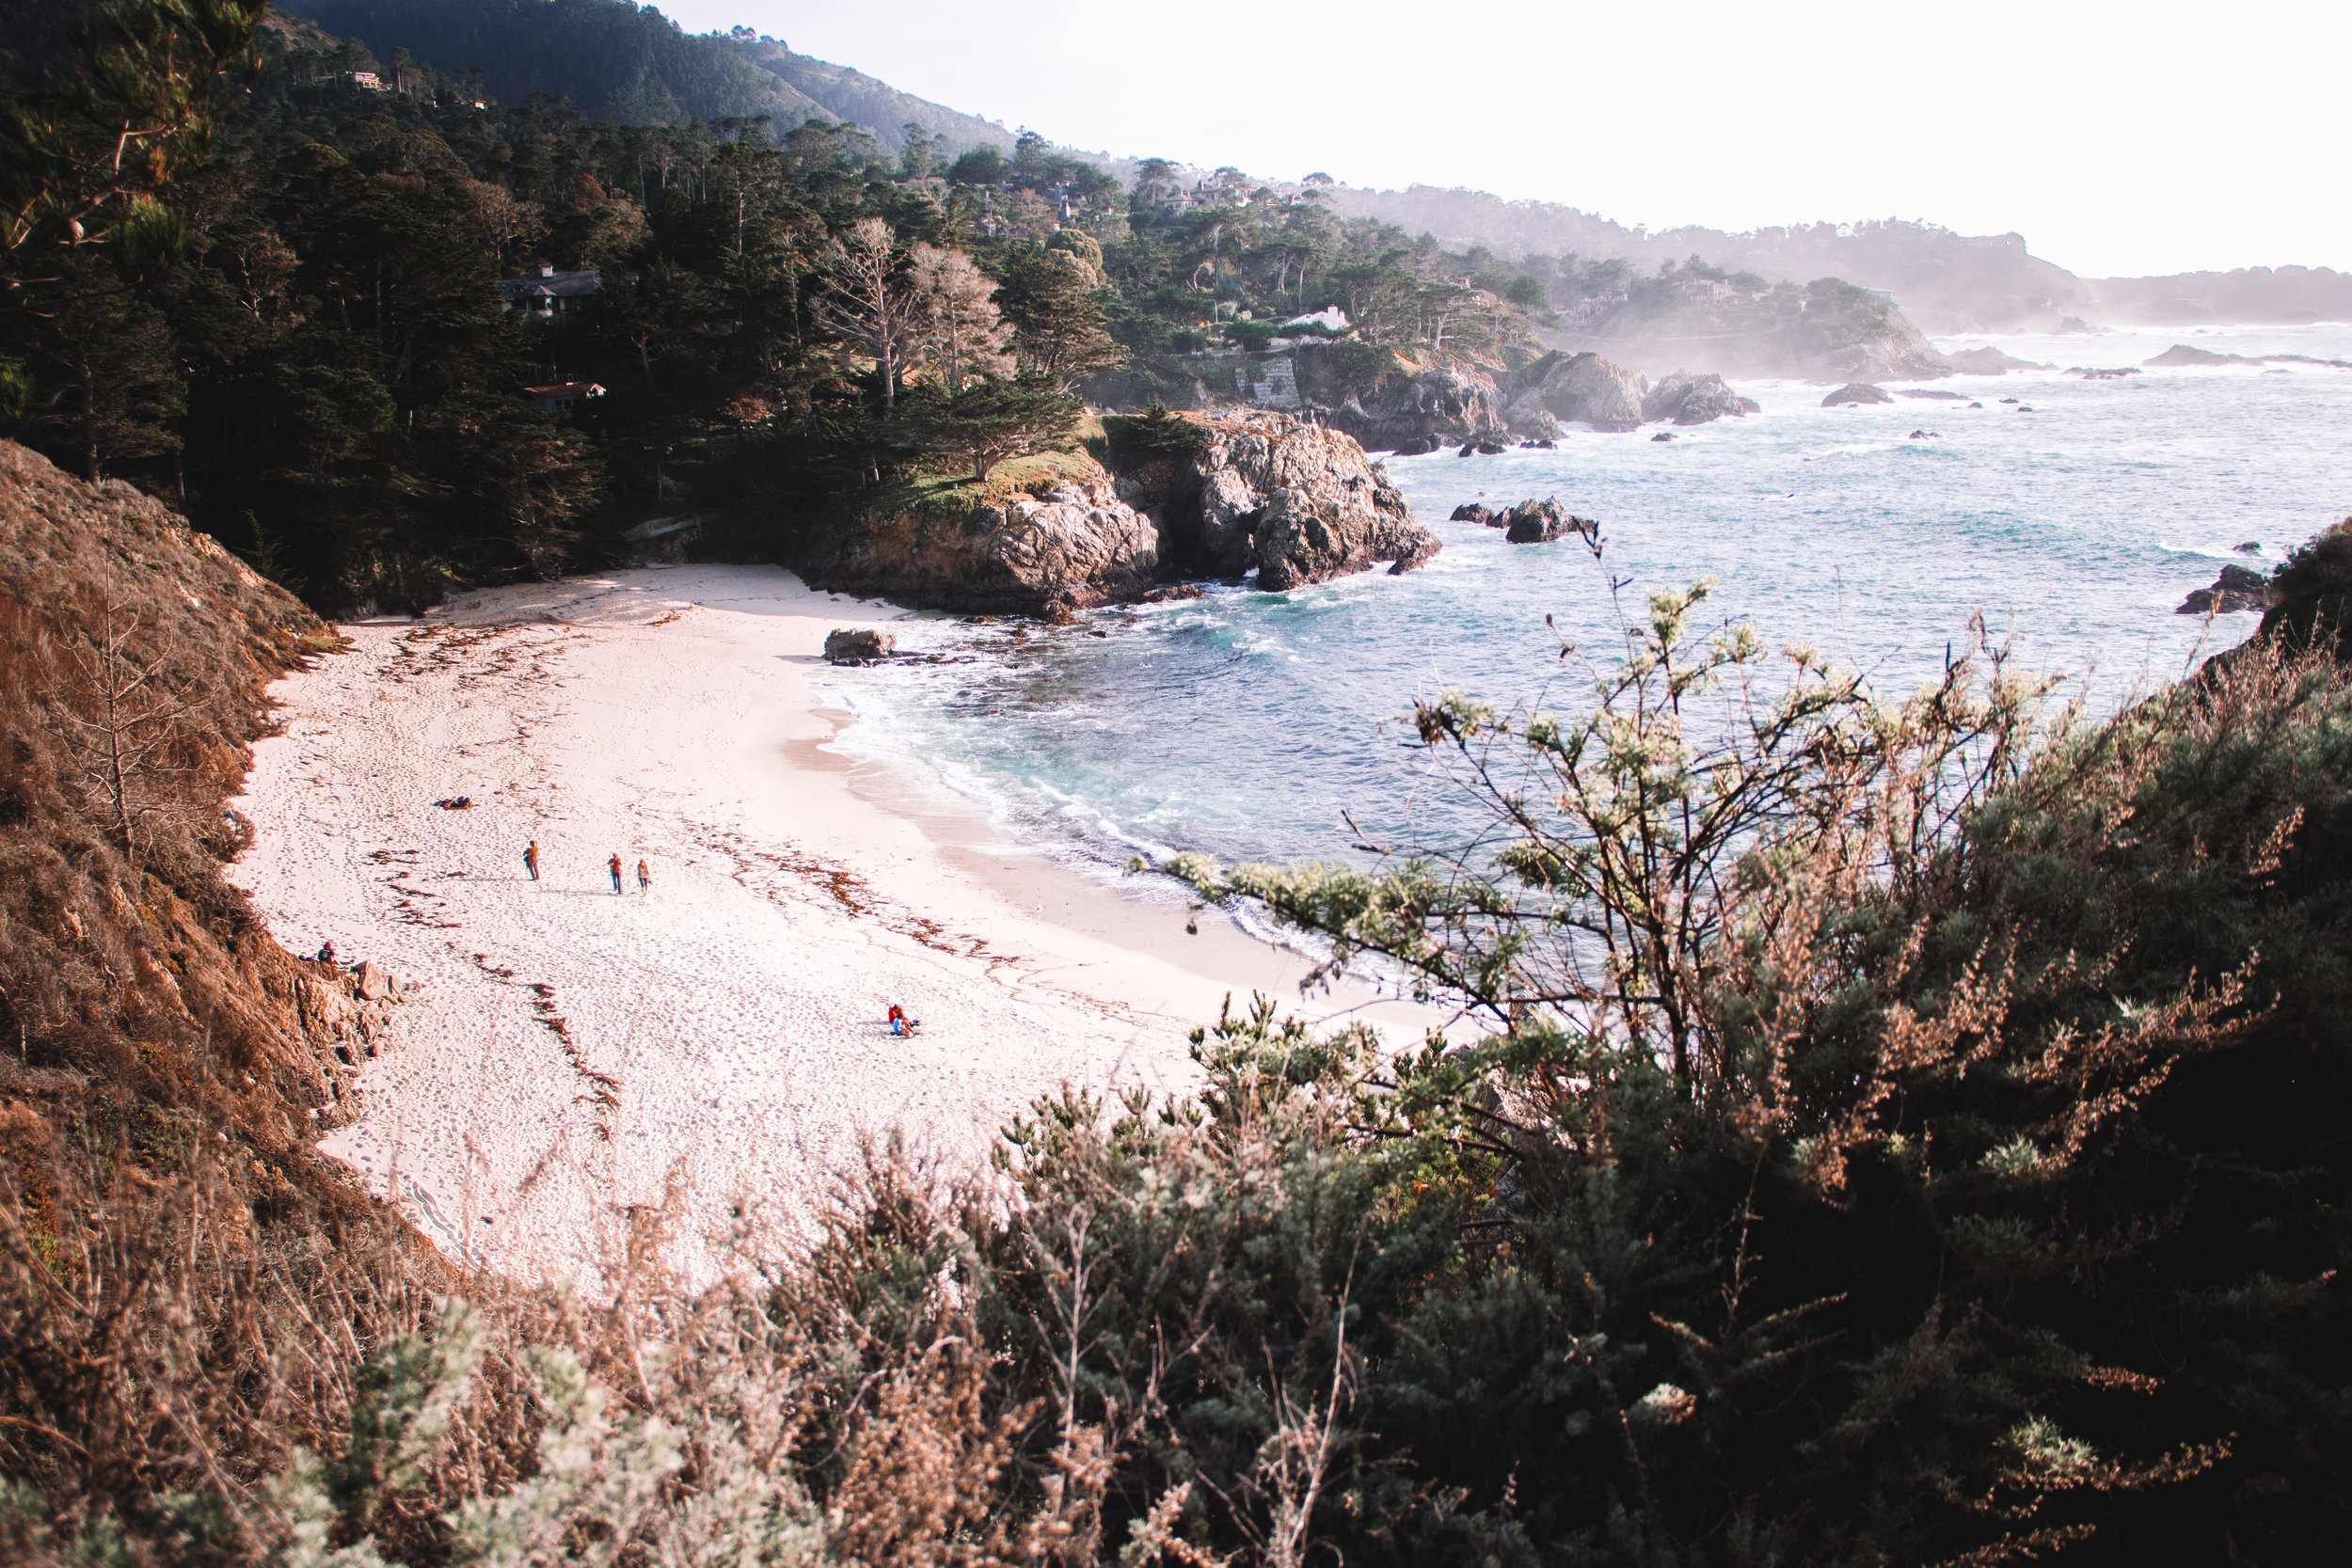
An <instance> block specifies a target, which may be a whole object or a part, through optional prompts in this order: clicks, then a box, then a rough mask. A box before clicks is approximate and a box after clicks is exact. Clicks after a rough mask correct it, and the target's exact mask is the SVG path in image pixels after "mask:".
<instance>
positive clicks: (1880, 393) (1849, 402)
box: [1821, 381, 1895, 408]
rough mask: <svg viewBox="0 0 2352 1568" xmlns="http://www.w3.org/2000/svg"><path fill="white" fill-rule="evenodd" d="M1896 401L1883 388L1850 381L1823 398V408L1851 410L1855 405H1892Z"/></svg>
mask: <svg viewBox="0 0 2352 1568" xmlns="http://www.w3.org/2000/svg"><path fill="white" fill-rule="evenodd" d="M1894 401H1895V400H1894V398H1893V397H1892V396H1891V395H1890V394H1889V393H1888V392H1887V390H1886V388H1883V387H1873V386H1871V385H1869V384H1868V383H1867V382H1862V381H1849V382H1848V383H1846V385H1844V386H1843V387H1840V388H1837V390H1836V391H1834V392H1832V393H1831V394H1830V395H1829V396H1827V397H1825V398H1823V399H1822V400H1821V406H1822V407H1824V408H1851V407H1852V406H1853V405H1854V404H1861V403H1892V402H1894Z"/></svg>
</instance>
